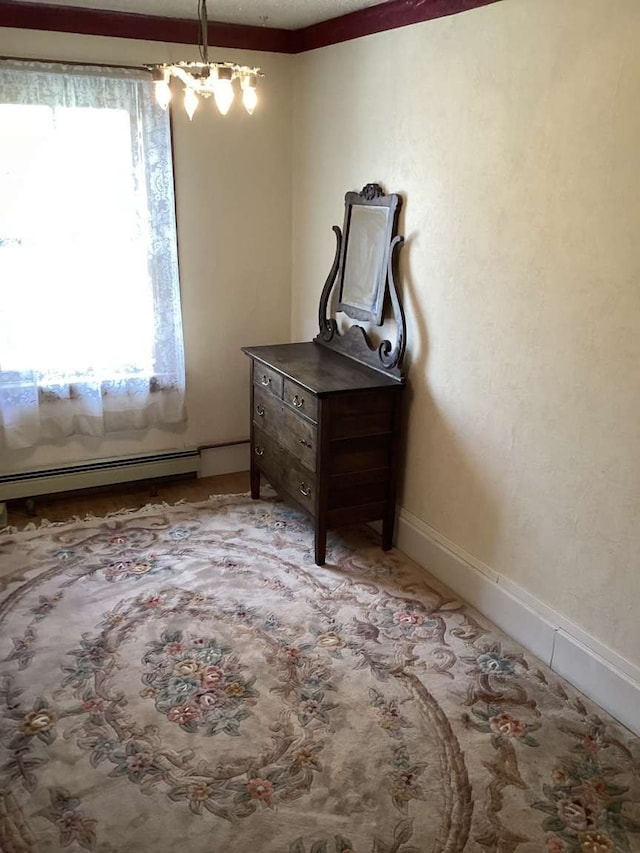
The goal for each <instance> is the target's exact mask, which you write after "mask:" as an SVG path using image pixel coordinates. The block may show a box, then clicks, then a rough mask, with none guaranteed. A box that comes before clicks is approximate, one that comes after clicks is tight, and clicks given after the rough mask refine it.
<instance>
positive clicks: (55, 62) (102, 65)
mask: <svg viewBox="0 0 640 853" xmlns="http://www.w3.org/2000/svg"><path fill="white" fill-rule="evenodd" d="M5 61H11V62H42V63H46V64H47V65H77V66H79V67H81V68H119V69H121V70H122V71H147V72H148V73H149V74H150V73H151V72H150V71H149V67H148V66H147V65H118V63H117V62H73V61H69V60H67V59H34V58H33V56H0V62H5ZM151 64H153V63H151Z"/></svg>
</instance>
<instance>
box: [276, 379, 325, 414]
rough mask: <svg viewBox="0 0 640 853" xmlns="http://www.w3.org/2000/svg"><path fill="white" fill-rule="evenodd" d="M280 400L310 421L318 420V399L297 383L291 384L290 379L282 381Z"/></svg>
mask: <svg viewBox="0 0 640 853" xmlns="http://www.w3.org/2000/svg"><path fill="white" fill-rule="evenodd" d="M282 399H283V400H284V401H285V403H286V404H287V405H288V406H291V407H292V408H294V409H295V410H296V412H300V414H302V415H305V417H307V418H310V419H311V420H312V421H317V420H318V398H317V397H316V396H315V395H313V394H312V393H311V391H307V389H306V388H303V387H302V385H298V383H297V382H292V380H291V379H285V380H284V389H283V392H282Z"/></svg>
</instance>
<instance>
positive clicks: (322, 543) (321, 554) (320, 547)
mask: <svg viewBox="0 0 640 853" xmlns="http://www.w3.org/2000/svg"><path fill="white" fill-rule="evenodd" d="M314 538H315V556H316V566H324V561H325V557H326V555H327V528H326V527H324V526H322V527H321V526H317V527H316V535H315V537H314Z"/></svg>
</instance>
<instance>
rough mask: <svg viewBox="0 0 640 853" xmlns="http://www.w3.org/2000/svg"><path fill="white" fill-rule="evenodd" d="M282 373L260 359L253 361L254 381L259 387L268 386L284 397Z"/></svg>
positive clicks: (274, 392) (267, 388)
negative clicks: (261, 362) (262, 362)
mask: <svg viewBox="0 0 640 853" xmlns="http://www.w3.org/2000/svg"><path fill="white" fill-rule="evenodd" d="M282 379H283V377H282V374H281V373H278V371H277V370H272V369H271V368H270V367H267V366H266V365H264V364H260V362H258V361H254V362H253V382H254V384H255V385H257V386H258V387H259V388H266V390H267V391H270V392H271V393H272V394H274V395H275V396H276V397H282Z"/></svg>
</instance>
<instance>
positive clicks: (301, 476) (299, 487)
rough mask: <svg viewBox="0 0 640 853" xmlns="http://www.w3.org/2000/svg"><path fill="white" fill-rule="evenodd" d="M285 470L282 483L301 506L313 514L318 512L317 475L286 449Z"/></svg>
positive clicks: (285, 489)
mask: <svg viewBox="0 0 640 853" xmlns="http://www.w3.org/2000/svg"><path fill="white" fill-rule="evenodd" d="M283 465H284V470H283V472H282V481H281V485H282V488H283V489H284V491H286V492H288V493H289V494H290V495H291V497H292V498H293V499H294V500H296V501H297V502H298V503H299V504H300V506H302V507H304V508H305V509H306V510H307V511H308V512H310V513H311V514H312V515H315V513H316V475H315V474H314V473H313V471H309V469H308V468H305V467H304V465H301V464H300V462H298V460H297V459H295V458H294V457H293V456H292V455H291V454H290V453H287V452H286V451H284V459H283Z"/></svg>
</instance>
